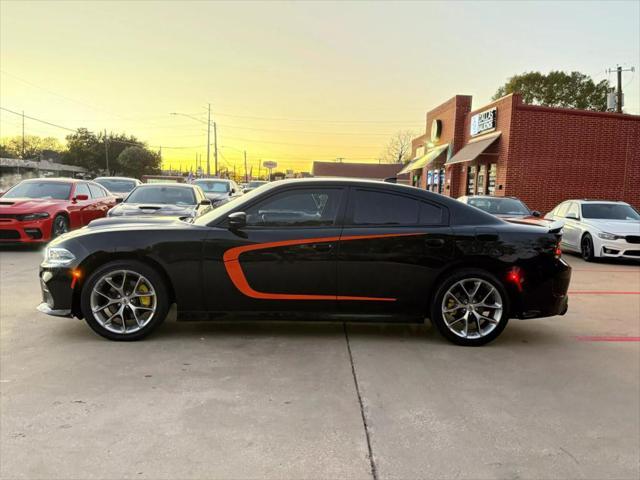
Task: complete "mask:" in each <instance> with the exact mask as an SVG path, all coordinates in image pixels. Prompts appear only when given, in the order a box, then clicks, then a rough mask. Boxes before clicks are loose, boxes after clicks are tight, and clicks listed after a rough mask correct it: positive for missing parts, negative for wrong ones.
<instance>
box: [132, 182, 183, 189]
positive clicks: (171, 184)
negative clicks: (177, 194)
mask: <svg viewBox="0 0 640 480" xmlns="http://www.w3.org/2000/svg"><path fill="white" fill-rule="evenodd" d="M142 187H177V188H195V187H196V185H192V184H190V183H174V182H153V183H143V184H142V185H138V186H137V187H136V188H142Z"/></svg>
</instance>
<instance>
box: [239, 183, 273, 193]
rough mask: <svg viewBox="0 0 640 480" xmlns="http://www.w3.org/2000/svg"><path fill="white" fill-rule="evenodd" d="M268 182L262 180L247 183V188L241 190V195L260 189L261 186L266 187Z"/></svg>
mask: <svg viewBox="0 0 640 480" xmlns="http://www.w3.org/2000/svg"><path fill="white" fill-rule="evenodd" d="M267 183H269V182H265V181H263V180H254V181H251V182H249V183H247V186H246V187H244V190H242V193H249V192H250V191H252V190H255V189H256V188H258V187H261V186H262V185H266V184H267Z"/></svg>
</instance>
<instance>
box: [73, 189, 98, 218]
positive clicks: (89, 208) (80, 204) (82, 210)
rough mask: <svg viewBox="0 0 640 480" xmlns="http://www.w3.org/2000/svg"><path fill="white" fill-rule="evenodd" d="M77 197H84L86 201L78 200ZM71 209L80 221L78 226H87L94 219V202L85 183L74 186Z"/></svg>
mask: <svg viewBox="0 0 640 480" xmlns="http://www.w3.org/2000/svg"><path fill="white" fill-rule="evenodd" d="M78 195H86V196H87V199H86V200H79V199H78ZM72 207H73V209H74V210H77V211H78V213H79V217H80V220H81V224H80V225H79V226H84V225H87V224H88V223H89V222H90V221H91V220H93V219H94V218H95V217H96V206H95V201H94V200H93V198H92V196H91V190H89V185H87V184H86V183H85V182H78V183H76V185H75V191H74V193H73V199H72Z"/></svg>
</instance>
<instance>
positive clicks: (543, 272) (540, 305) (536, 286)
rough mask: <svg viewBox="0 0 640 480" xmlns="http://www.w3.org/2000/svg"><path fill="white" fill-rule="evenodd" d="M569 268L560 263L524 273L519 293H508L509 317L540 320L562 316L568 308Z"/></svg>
mask: <svg viewBox="0 0 640 480" xmlns="http://www.w3.org/2000/svg"><path fill="white" fill-rule="evenodd" d="M570 281H571V267H570V266H569V264H567V263H566V262H565V261H564V260H561V259H560V260H557V261H556V262H555V263H554V265H545V266H538V267H536V268H530V269H529V270H528V271H525V276H524V281H523V283H522V291H518V292H517V293H512V300H513V305H512V308H511V316H512V317H514V318H520V319H527V318H541V317H552V316H555V315H564V314H565V313H567V310H568V308H569V295H568V293H567V292H568V290H569V283H570Z"/></svg>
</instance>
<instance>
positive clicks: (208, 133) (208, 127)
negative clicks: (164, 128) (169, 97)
mask: <svg viewBox="0 0 640 480" xmlns="http://www.w3.org/2000/svg"><path fill="white" fill-rule="evenodd" d="M169 115H180V116H181V117H187V118H190V119H191V120H195V121H196V122H200V123H206V124H207V176H211V164H210V161H209V158H210V151H211V104H208V118H207V121H206V122H205V121H204V120H202V119H200V118H198V117H194V116H193V115H189V114H187V113H179V112H170V113H169ZM213 142H214V151H213V154H214V161H215V165H214V167H215V175H214V176H216V177H217V176H218V132H217V129H216V122H213Z"/></svg>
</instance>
